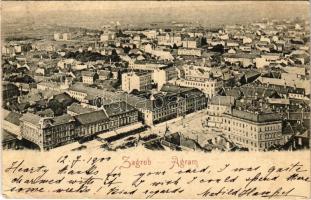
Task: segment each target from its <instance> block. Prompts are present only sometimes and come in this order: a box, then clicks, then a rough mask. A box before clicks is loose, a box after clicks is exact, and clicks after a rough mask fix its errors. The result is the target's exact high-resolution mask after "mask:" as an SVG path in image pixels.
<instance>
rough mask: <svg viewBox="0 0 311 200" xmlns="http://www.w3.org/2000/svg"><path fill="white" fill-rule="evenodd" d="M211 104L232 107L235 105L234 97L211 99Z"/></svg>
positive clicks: (215, 97)
mask: <svg viewBox="0 0 311 200" xmlns="http://www.w3.org/2000/svg"><path fill="white" fill-rule="evenodd" d="M209 104H213V105H222V106H232V105H233V104H234V97H232V96H214V97H213V98H211V100H210V102H209Z"/></svg>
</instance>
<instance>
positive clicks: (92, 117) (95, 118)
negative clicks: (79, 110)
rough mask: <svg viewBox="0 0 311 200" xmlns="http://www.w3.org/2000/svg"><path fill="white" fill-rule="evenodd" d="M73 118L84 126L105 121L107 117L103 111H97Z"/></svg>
mask: <svg viewBox="0 0 311 200" xmlns="http://www.w3.org/2000/svg"><path fill="white" fill-rule="evenodd" d="M75 118H76V120H77V121H78V122H79V123H80V124H83V125H84V124H92V123H95V122H99V121H104V120H107V119H108V116H107V115H106V113H105V111H103V110H99V111H94V112H90V113H84V114H81V115H77V116H75Z"/></svg>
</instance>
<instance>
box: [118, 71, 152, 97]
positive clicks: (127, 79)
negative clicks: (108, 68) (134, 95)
mask: <svg viewBox="0 0 311 200" xmlns="http://www.w3.org/2000/svg"><path fill="white" fill-rule="evenodd" d="M151 76H152V75H151V73H148V72H139V73H135V72H129V73H123V74H122V90H123V91H126V92H132V91H133V90H135V89H136V90H138V91H145V90H149V89H151V86H152V85H151V84H152V77H151Z"/></svg>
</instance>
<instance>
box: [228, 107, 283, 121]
mask: <svg viewBox="0 0 311 200" xmlns="http://www.w3.org/2000/svg"><path fill="white" fill-rule="evenodd" d="M227 115H228V114H227ZM229 115H231V116H233V117H237V118H240V119H245V120H248V121H252V122H256V123H264V122H274V121H280V120H281V116H280V115H279V114H277V113H259V112H257V113H256V112H248V111H243V110H236V109H232V113H231V114H229Z"/></svg>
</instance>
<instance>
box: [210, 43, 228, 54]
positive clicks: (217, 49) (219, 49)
mask: <svg viewBox="0 0 311 200" xmlns="http://www.w3.org/2000/svg"><path fill="white" fill-rule="evenodd" d="M211 50H212V51H214V52H219V53H221V54H223V53H224V52H225V48H224V46H223V45H222V44H217V45H216V46H214V47H213V48H212V49H211Z"/></svg>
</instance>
